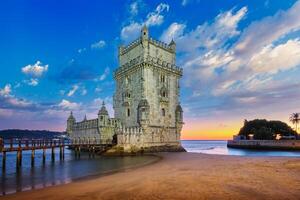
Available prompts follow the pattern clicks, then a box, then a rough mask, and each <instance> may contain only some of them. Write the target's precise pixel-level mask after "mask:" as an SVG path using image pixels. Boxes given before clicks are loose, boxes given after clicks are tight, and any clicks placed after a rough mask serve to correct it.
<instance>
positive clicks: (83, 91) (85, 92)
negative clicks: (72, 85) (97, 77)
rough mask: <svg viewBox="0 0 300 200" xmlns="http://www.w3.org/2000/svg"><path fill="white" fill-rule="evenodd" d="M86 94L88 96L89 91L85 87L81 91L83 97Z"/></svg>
mask: <svg viewBox="0 0 300 200" xmlns="http://www.w3.org/2000/svg"><path fill="white" fill-rule="evenodd" d="M86 94H87V89H86V88H85V87H83V88H82V90H81V95H82V96H85V95H86Z"/></svg>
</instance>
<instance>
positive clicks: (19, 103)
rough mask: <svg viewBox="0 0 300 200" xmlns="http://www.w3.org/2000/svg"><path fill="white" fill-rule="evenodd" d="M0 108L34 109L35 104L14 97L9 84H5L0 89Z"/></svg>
mask: <svg viewBox="0 0 300 200" xmlns="http://www.w3.org/2000/svg"><path fill="white" fill-rule="evenodd" d="M0 108H3V109H17V108H18V109H36V105H35V104H33V103H31V102H29V101H27V100H25V99H20V98H16V97H15V96H14V95H13V94H12V90H11V85H10V84H6V85H5V86H4V88H2V89H0Z"/></svg>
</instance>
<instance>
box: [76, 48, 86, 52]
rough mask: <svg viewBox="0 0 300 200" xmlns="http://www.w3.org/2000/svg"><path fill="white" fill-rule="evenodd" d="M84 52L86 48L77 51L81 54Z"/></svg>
mask: <svg viewBox="0 0 300 200" xmlns="http://www.w3.org/2000/svg"><path fill="white" fill-rule="evenodd" d="M85 51H86V48H82V49H78V51H77V52H78V53H83V52H85Z"/></svg>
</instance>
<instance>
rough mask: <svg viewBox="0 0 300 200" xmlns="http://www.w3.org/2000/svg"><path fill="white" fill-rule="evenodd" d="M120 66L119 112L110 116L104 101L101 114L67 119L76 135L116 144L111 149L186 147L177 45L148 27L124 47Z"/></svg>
mask: <svg viewBox="0 0 300 200" xmlns="http://www.w3.org/2000/svg"><path fill="white" fill-rule="evenodd" d="M118 60H119V67H118V68H117V69H116V70H115V72H114V80H115V83H116V90H115V93H114V97H113V108H114V113H115V117H114V118H110V116H109V114H108V112H107V110H106V108H105V105H104V103H103V104H102V107H101V108H100V110H99V112H98V118H97V119H91V120H87V119H86V117H85V119H84V120H83V121H81V122H76V120H75V118H74V116H73V114H72V113H71V115H70V116H69V118H68V120H67V133H68V135H69V136H70V138H71V139H76V138H88V139H95V138H96V139H99V140H100V141H101V143H107V144H110V143H114V144H115V146H114V147H113V148H112V149H111V150H109V151H114V150H116V149H118V150H120V151H124V152H132V151H139V150H142V151H150V152H151V151H183V150H184V149H183V148H182V147H181V142H180V134H181V129H182V126H183V124H184V123H183V117H182V114H183V111H182V108H181V105H180V101H179V96H180V94H179V92H180V86H179V79H180V78H181V77H182V68H179V67H177V66H176V65H175V61H176V44H175V42H174V41H173V40H172V41H171V42H170V44H165V43H163V42H160V41H156V40H154V39H152V38H150V37H149V32H148V28H147V27H146V26H144V27H143V28H142V30H141V35H140V37H139V38H138V39H136V40H135V41H133V42H132V43H130V44H129V45H128V46H120V47H119V53H118Z"/></svg>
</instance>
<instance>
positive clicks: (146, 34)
mask: <svg viewBox="0 0 300 200" xmlns="http://www.w3.org/2000/svg"><path fill="white" fill-rule="evenodd" d="M141 37H142V40H148V38H149V31H148V28H147V26H146V25H144V26H143V28H142V30H141Z"/></svg>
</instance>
